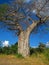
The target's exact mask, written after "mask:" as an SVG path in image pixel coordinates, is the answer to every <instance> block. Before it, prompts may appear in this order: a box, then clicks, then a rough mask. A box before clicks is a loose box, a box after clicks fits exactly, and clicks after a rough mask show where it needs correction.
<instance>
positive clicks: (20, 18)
mask: <svg viewBox="0 0 49 65" xmlns="http://www.w3.org/2000/svg"><path fill="white" fill-rule="evenodd" d="M9 6H10V7H9V8H8V9H7V12H6V13H5V15H4V16H2V17H1V18H0V21H1V20H2V22H1V23H4V27H5V26H6V29H8V30H12V31H14V32H15V33H16V34H17V35H18V37H19V40H18V53H19V54H22V56H24V57H26V56H29V55H30V50H29V49H30V47H29V36H30V34H31V32H32V31H33V30H34V29H35V28H37V27H38V26H40V25H44V24H47V26H49V24H48V23H49V0H31V1H30V2H29V3H27V2H24V0H14V2H13V3H12V4H10V5H9ZM33 14H34V15H35V16H36V17H37V18H38V20H36V19H33V17H32V16H33ZM41 27H42V26H41ZM39 32H40V31H39Z"/></svg>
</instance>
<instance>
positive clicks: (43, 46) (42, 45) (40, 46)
mask: <svg viewBox="0 0 49 65" xmlns="http://www.w3.org/2000/svg"><path fill="white" fill-rule="evenodd" d="M45 48H46V45H45V44H43V43H41V42H40V43H39V46H38V50H39V52H43V51H44V50H45Z"/></svg>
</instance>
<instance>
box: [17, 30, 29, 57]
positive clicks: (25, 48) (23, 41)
mask: <svg viewBox="0 0 49 65" xmlns="http://www.w3.org/2000/svg"><path fill="white" fill-rule="evenodd" d="M18 53H19V54H21V55H22V56H23V57H26V56H29V55H30V50H29V34H28V33H27V32H25V31H22V32H21V33H20V35H19V41H18Z"/></svg>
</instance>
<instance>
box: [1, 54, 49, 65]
mask: <svg viewBox="0 0 49 65" xmlns="http://www.w3.org/2000/svg"><path fill="white" fill-rule="evenodd" d="M42 57H43V55H41V56H38V57H34V55H33V56H30V57H27V58H17V57H16V56H14V55H0V65H49V62H47V60H46V59H45V57H43V58H42Z"/></svg>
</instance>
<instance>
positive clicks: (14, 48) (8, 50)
mask: <svg viewBox="0 0 49 65" xmlns="http://www.w3.org/2000/svg"><path fill="white" fill-rule="evenodd" d="M17 53H18V43H17V42H16V43H15V44H13V45H11V46H8V47H6V46H4V47H2V46H1V45H0V54H7V55H8V54H17ZM34 53H35V54H37V53H47V55H49V54H48V53H49V48H47V47H46V45H45V44H43V43H39V46H38V47H37V48H31V47H30V55H32V54H34Z"/></svg>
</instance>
